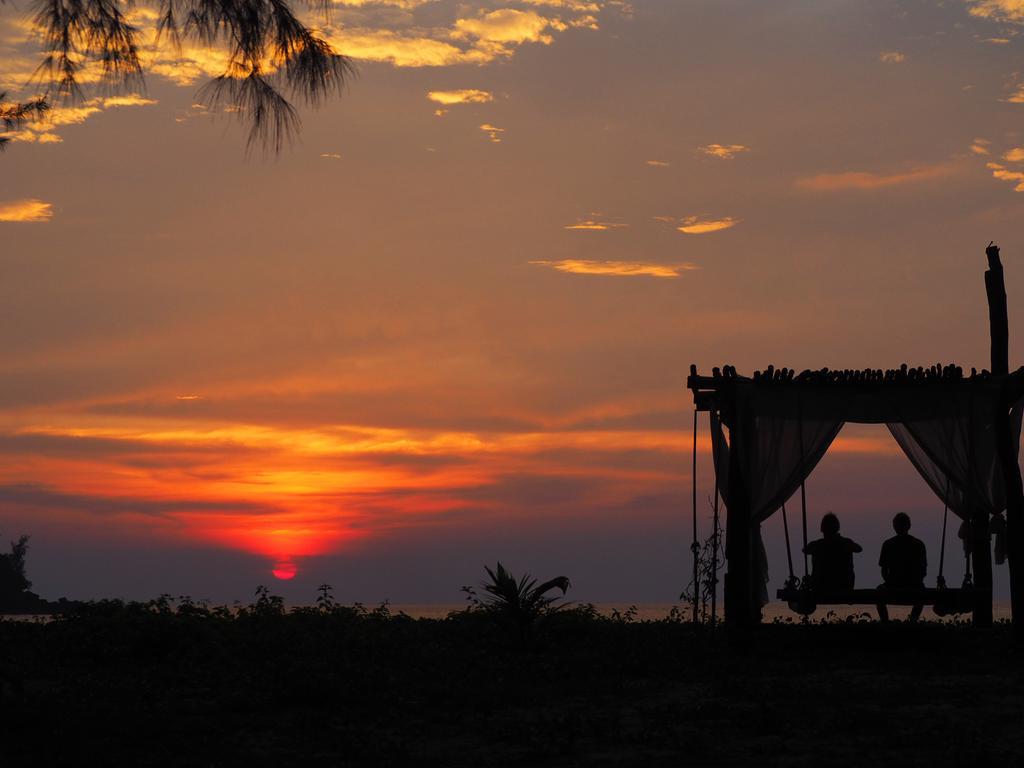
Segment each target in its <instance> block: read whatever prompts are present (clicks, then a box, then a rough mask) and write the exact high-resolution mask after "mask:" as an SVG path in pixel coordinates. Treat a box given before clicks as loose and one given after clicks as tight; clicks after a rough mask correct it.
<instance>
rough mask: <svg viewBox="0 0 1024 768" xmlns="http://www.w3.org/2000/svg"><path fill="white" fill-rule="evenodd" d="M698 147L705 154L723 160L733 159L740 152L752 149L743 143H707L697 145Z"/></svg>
mask: <svg viewBox="0 0 1024 768" xmlns="http://www.w3.org/2000/svg"><path fill="white" fill-rule="evenodd" d="M697 149H698V151H700V152H703V153H704V154H705V155H710V156H711V157H717V158H719V159H721V160H732V159H733V158H734V157H736V155H738V154H739V153H740V152H749V151H750V147H746V146H744V145H743V144H707V145H705V146H703V147H697Z"/></svg>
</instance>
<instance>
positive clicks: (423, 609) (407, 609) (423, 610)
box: [0, 600, 1010, 622]
mask: <svg viewBox="0 0 1024 768" xmlns="http://www.w3.org/2000/svg"><path fill="white" fill-rule="evenodd" d="M293 607H294V606H293ZM366 607H367V608H368V609H373V608H375V607H376V606H375V605H370V604H368V605H367V606H366ZM594 607H595V608H596V609H597V610H598V612H599V613H602V614H604V615H605V616H612V615H613V614H614V613H615V612H616V611H618V612H619V613H620V614H626V613H627V612H628V611H630V610H631V609H634V620H635V621H658V620H661V619H664V618H666V617H667V616H668V615H669V613H670V612H671V611H672V609H673V608H675V609H677V610H679V611H681V612H682V615H683V617H684V619H685V620H689V618H690V610H691V609H690V606H689V605H683V604H680V603H594ZM465 609H466V603H390V604H389V605H388V610H390V611H391V613H392V614H398V613H404V614H406V615H407V616H411V617H412V618H414V619H443V618H445V617H446V616H447V615H448V614H450V613H452V612H454V611H463V610H465ZM908 613H910V608H908V607H902V606H898V605H894V606H890V607H889V616H890V617H891V618H893V619H904V618H906V616H907V614H908ZM762 614H763V616H764V621H766V622H771V621H776V620H779V621H786V620H787V619H790V620H793V621H796V620H799V619H800V616H799V615H797V614H795V613H793V611H791V610H790V609H789V606H788V605H787V604H786V603H782V602H772V603H768V605H766V606H765V607H764V610H763V612H762ZM863 614H867V615H868V617H869V618H872V619H877V618H878V614H877V613H876V611H875V608H874V606H871V605H832V606H823V607H819V608H818V610H817V611H816V612H815V613H814V614H812V615H811V619H813V620H820V619H825V618H829V617H832V618H835V619H839V620H842V619H846V618H848V617H851V616H861V615H863ZM718 615H719V618H721V616H722V607H721V606H719V607H718ZM992 615H993V617H994V618H995V619H996V620H997V621H998V620H1000V619H1006V620H1009V619H1010V603H1009V601H1006V600H996V601H995V602H994V603H993V604H992ZM922 618H923V619H926V620H931V621H937V620H939V617H937V616H936V615H935V614H934V613H932V610H931V608H930V607H925V609H924V613H923V614H922ZM961 618H970V614H962V615H961ZM0 619H7V620H14V621H48V620H49V619H50V617H49V616H48V615H38V616H36V615H32V614H12V615H4V614H0ZM943 620H945V621H948V620H950V618H949V617H947V618H946V619H943Z"/></svg>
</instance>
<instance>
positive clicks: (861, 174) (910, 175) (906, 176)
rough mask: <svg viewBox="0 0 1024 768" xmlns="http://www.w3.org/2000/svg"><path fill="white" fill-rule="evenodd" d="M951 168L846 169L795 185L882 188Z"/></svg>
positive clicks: (822, 189) (944, 173) (829, 188)
mask: <svg viewBox="0 0 1024 768" xmlns="http://www.w3.org/2000/svg"><path fill="white" fill-rule="evenodd" d="M952 171H953V169H952V167H951V166H950V165H948V164H946V165H925V166H921V167H918V168H912V169H911V170H909V171H902V172H899V173H868V172H865V171H847V172H845V173H822V174H818V175H817V176H807V177H805V178H801V179H797V180H796V185H797V186H798V187H800V188H801V189H810V190H814V191H816V192H835V191H838V190H844V189H858V190H866V189H884V188H885V187H895V186H899V185H901V184H914V183H917V182H922V181H930V180H932V179H937V178H940V177H942V176H948V175H949V174H950V173H952Z"/></svg>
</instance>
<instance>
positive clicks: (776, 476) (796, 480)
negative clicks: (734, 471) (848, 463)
mask: <svg viewBox="0 0 1024 768" xmlns="http://www.w3.org/2000/svg"><path fill="white" fill-rule="evenodd" d="M797 414H798V416H797V418H796V419H793V418H788V417H786V416H783V415H773V416H753V418H752V419H750V423H749V424H746V425H744V430H745V433H746V435H747V437H748V440H747V441H745V445H744V448H745V450H744V451H743V454H742V455H741V456H740V457H739V468H740V471H741V473H742V478H743V485H744V487H745V488H746V489H747V494H748V499H749V502H750V511H751V518H752V520H753V521H754V522H756V523H757V525H756V527H754V529H753V535H754V542H753V546H754V568H755V571H756V573H757V578H756V580H755V585H756V586H757V590H758V594H759V598H760V604H761V605H764V604H765V603H767V602H768V589H767V583H768V558H767V557H766V556H765V554H764V540H763V539H762V538H761V523H762V522H763V521H764V520H767V519H768V518H769V517H771V516H772V514H774V512H775V510H777V509H778V508H779V507H780V506H781V505H782V504H783V502H785V501H786V500H787V499H788V498H789V497H790V496H792V495H793V494H794V493H795V492H796V490H797V489H798V488H799V487H800V484H801V483H802V482H803V481H804V479H805V478H806V477H807V476H808V475H809V474H810V473H811V472H812V471H813V470H814V467H815V466H817V464H818V462H819V461H820V460H821V457H822V456H824V455H825V452H826V451H827V450H828V447H829V445H831V444H832V441H833V440H835V437H836V435H838V434H839V430H840V429H842V426H843V422H842V421H840V420H835V419H832V420H827V419H823V418H820V417H817V418H809V419H804V418H801V417H800V411H799V407H798V410H797ZM711 444H712V455H713V457H714V463H715V473H716V475H717V477H718V485H719V491H720V492H721V494H722V498H723V499H724V500H725V503H726V506H728V505H729V452H730V451H729V444H728V442H727V440H726V438H725V433H724V431H723V429H722V423H721V421H720V420H719V418H718V417H717V415H716V414H715V413H714V412H712V414H711ZM727 543H728V542H727Z"/></svg>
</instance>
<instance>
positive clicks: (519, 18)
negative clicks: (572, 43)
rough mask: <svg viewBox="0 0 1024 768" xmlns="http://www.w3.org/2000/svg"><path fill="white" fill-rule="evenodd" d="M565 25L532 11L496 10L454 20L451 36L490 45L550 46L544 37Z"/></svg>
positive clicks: (549, 37) (548, 36)
mask: <svg viewBox="0 0 1024 768" xmlns="http://www.w3.org/2000/svg"><path fill="white" fill-rule="evenodd" d="M566 28H567V27H566V24H565V23H564V22H562V21H560V20H558V19H551V18H548V17H546V16H542V15H541V14H539V13H537V12H535V11H517V10H515V9H514V8H500V9H498V10H496V11H491V12H490V13H483V14H481V15H480V16H477V17H476V18H474V19H456V20H455V29H454V30H453V31H452V33H451V36H452V37H453V38H454V39H456V40H460V39H466V38H469V37H476V38H478V39H480V40H484V41H487V42H491V43H506V44H507V43H511V44H515V45H521V44H522V43H543V44H544V45H550V44H551V43H552V42H553V40H554V38H552V37H551V35H550V34H546V32H547V30H549V29H552V30H556V31H562V30H564V29H566Z"/></svg>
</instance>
